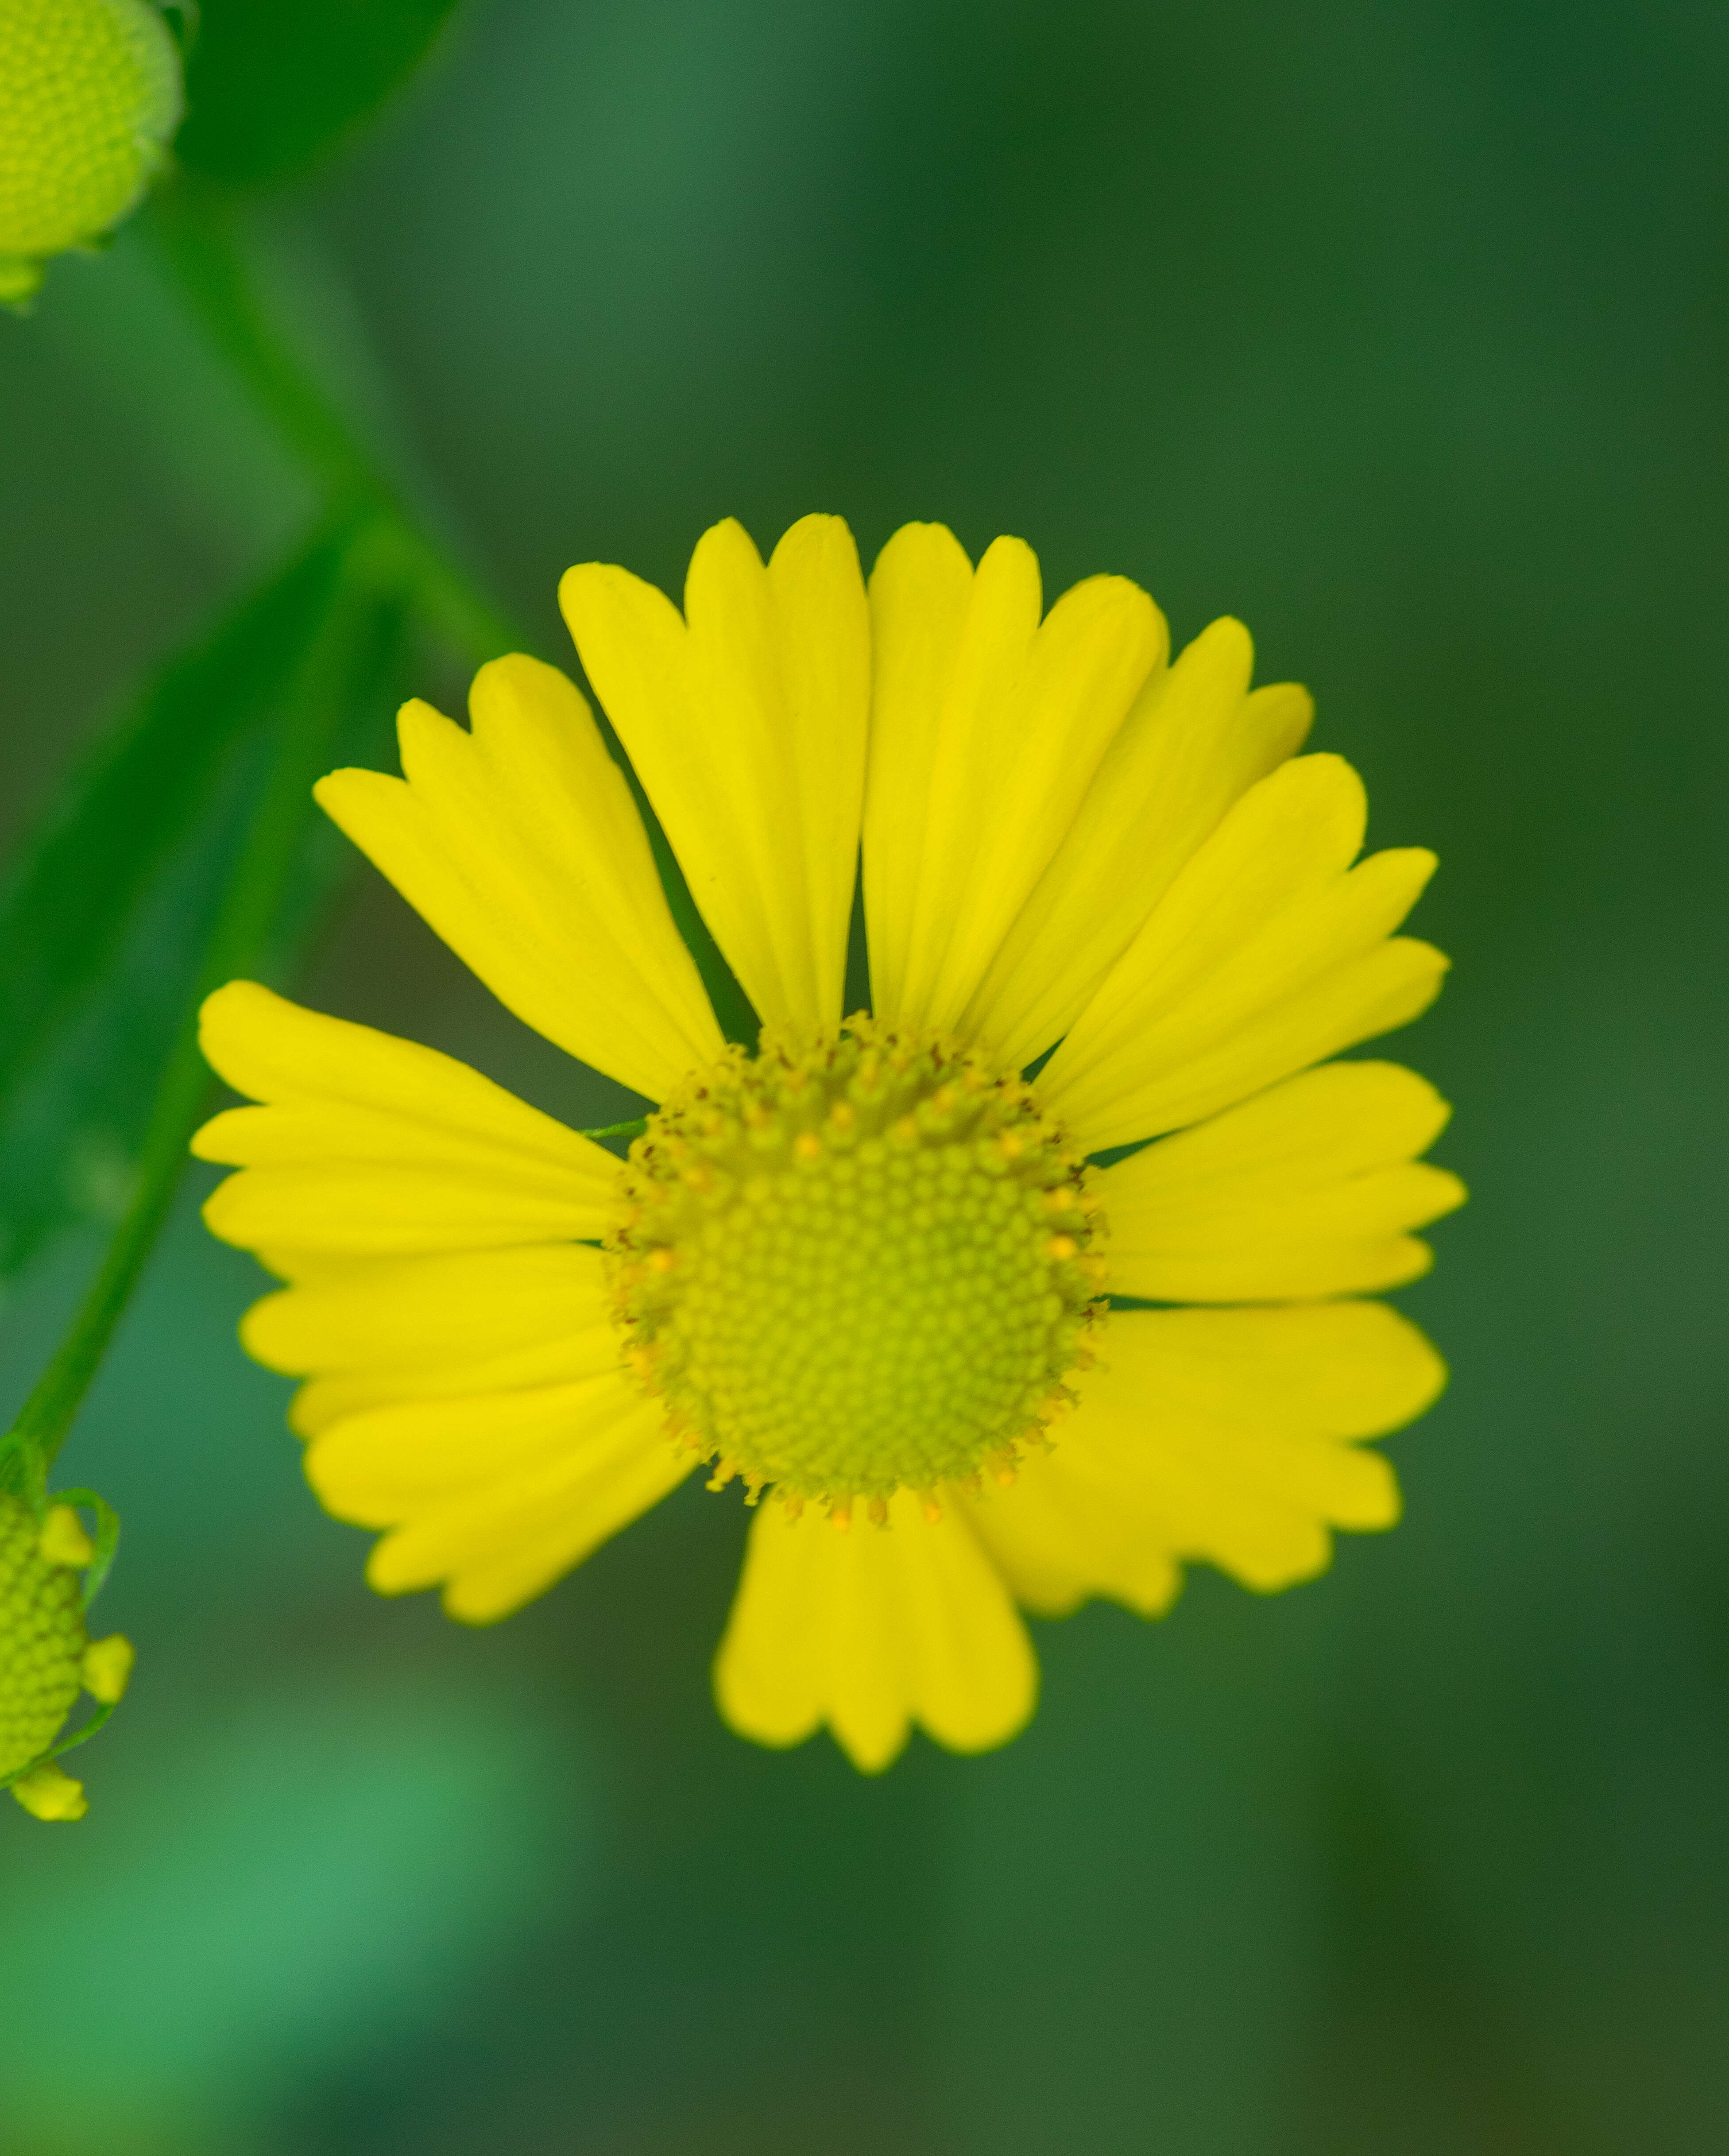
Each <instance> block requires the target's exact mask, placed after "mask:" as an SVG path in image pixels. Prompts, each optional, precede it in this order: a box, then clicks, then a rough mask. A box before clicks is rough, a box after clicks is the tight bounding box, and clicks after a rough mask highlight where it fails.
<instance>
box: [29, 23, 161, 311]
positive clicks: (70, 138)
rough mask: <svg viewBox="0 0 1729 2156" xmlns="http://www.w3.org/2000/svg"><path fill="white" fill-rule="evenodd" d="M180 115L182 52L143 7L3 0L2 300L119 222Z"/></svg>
mask: <svg viewBox="0 0 1729 2156" xmlns="http://www.w3.org/2000/svg"><path fill="white" fill-rule="evenodd" d="M180 113H181V82H180V56H179V54H178V53H177V51H176V49H175V46H174V40H173V39H172V37H170V35H169V34H168V31H167V27H166V26H165V24H164V23H163V21H162V17H161V16H160V15H159V14H157V13H156V9H155V8H152V7H151V6H150V5H149V4H148V0H0V300H24V299H28V296H29V295H30V294H31V293H32V292H33V291H34V290H35V289H36V287H37V285H38V284H39V283H40V282H41V280H42V269H41V264H42V262H43V260H44V258H45V257H47V256H49V255H50V254H60V253H62V252H63V251H64V249H67V248H69V247H78V246H81V245H83V244H85V242H87V241H89V240H92V239H97V238H99V237H100V235H101V234H103V233H105V232H106V231H107V230H108V229H109V228H110V226H112V225H114V224H116V223H119V221H120V219H121V218H123V217H124V216H125V215H126V213H127V211H128V210H130V209H131V208H132V206H133V205H134V203H136V201H137V200H138V198H139V196H140V195H141V193H143V191H144V188H145V187H146V184H147V183H148V182H149V180H150V178H151V174H152V173H153V172H155V171H156V167H157V166H158V165H159V164H160V163H161V162H162V156H163V152H164V151H165V149H166V147H167V144H168V142H169V141H170V140H171V139H172V136H173V133H174V131H175V129H176V127H177V126H178V125H179V122H180Z"/></svg>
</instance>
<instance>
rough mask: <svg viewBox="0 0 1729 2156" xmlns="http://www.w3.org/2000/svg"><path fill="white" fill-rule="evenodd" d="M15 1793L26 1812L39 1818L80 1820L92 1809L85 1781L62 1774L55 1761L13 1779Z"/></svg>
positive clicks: (13, 1791)
mask: <svg viewBox="0 0 1729 2156" xmlns="http://www.w3.org/2000/svg"><path fill="white" fill-rule="evenodd" d="M12 1794H13V1796H15V1797H16V1798H17V1799H18V1802H19V1803H20V1804H22V1805H23V1808H24V1809H25V1810H26V1811H27V1812H30V1813H33V1815H34V1816H35V1817H36V1818H38V1819H39V1820H81V1819H82V1818H83V1817H84V1815H85V1813H86V1812H87V1811H88V1810H89V1809H90V1804H89V1802H88V1800H87V1799H85V1794H84V1784H83V1783H82V1782H74V1780H73V1779H72V1777H71V1776H70V1775H69V1774H62V1773H61V1771H60V1769H59V1768H58V1767H56V1766H54V1764H53V1763H52V1762H50V1763H49V1765H47V1766H46V1767H38V1768H37V1769H36V1771H35V1773H34V1774H26V1775H25V1777H24V1779H23V1781H21V1782H14V1783H13V1785H12Z"/></svg>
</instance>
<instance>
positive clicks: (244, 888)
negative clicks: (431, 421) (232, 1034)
mask: <svg viewBox="0 0 1729 2156" xmlns="http://www.w3.org/2000/svg"><path fill="white" fill-rule="evenodd" d="M387 560H388V535H382V534H381V533H380V532H379V531H378V530H377V527H376V526H375V525H374V524H373V523H372V521H369V520H366V519H362V520H361V521H358V522H357V525H356V526H355V529H354V531H353V532H352V534H351V537H350V539H349V542H348V543H347V546H346V550H345V552H344V556H343V559H342V563H341V572H340V574H339V577H338V583H337V588H336V591H335V593H334V594H333V597H332V600H331V610H330V612H329V613H328V614H327V615H326V619H325V622H324V624H323V627H322V629H321V633H320V634H318V635H317V636H316V638H315V639H313V641H312V643H311V644H310V648H309V649H308V650H307V652H306V654H305V658H304V660H302V663H301V665H300V668H299V670H298V671H297V674H296V676H295V679H294V680H292V681H291V682H290V685H289V686H288V690H287V693H286V696H285V702H284V710H283V716H282V721H281V726H280V737H279V741H278V746H277V750H276V754H275V756H274V759H273V761H272V764H271V768H270V773H269V778H267V780H266V782H265V784H264V791H263V793H262V794H261V795H260V797H259V803H258V807H257V808H256V810H255V811H254V814H253V818H252V820H251V823H250V824H249V828H248V830H247V833H246V836H245V839H244V842H243V845H242V850H241V854H240V859H239V863H238V865H236V868H235V870H234V875H233V880H232V881H231V882H230V884H229V885H228V891H227V893H226V895H225V896H224V898H223V903H222V906H221V908H220V910H219V911H218V915H217V917H216V920H215V921H214V923H213V926H212V928H211V932H210V936H209V938H208V942H207V943H206V945H205V948H204V953H203V958H202V960H201V962H200V965H199V971H198V983H197V988H196V991H195V993H194V995H193V998H192V1005H191V1008H190V1009H188V1010H187V1014H186V1016H185V1019H184V1021H183V1023H182V1027H181V1030H180V1034H179V1037H178V1038H177V1041H176V1043H175V1045H174V1049H173V1052H172V1055H171V1057H170V1059H169V1061H168V1064H167V1068H166V1069H165V1070H164V1071H163V1073H162V1079H161V1081H160V1083H159V1085H158V1087H157V1091H156V1103H155V1106H154V1108H153V1110H152V1111H151V1120H150V1124H149V1127H148V1129H147V1131H146V1136H145V1141H144V1146H143V1150H142V1152H141V1156H140V1159H139V1163H138V1172H137V1183H136V1190H135V1193H134V1195H133V1198H132V1201H131V1204H130V1206H129V1207H128V1208H127V1209H126V1214H125V1216H124V1217H123V1219H121V1224H120V1226H119V1227H118V1229H116V1230H115V1235H114V1238H113V1240H112V1241H111V1242H110V1245H109V1246H108V1250H107V1253H106V1255H105V1257H104V1259H103V1261H102V1265H101V1267H100V1270H99V1271H98V1272H97V1275H96V1277H95V1280H94V1281H92V1282H91V1284H90V1288H89V1290H88V1291H87V1292H86V1294H85V1298H84V1301H83V1302H82V1303H81V1304H80V1307H79V1310H78V1312H77V1315H76V1316H75V1317H74V1319H73V1322H72V1324H71V1327H70V1328H69V1331H68V1332H66V1334H65V1336H64V1338H63V1339H62V1340H61V1342H60V1344H59V1347H58V1348H57V1349H56V1350H55V1352H54V1358H53V1359H52V1360H51V1361H50V1362H49V1365H48V1368H46V1369H45V1370H44V1372H43V1373H42V1376H41V1377H40V1378H39V1379H38V1381H37V1383H36V1386H35V1388H34V1389H33V1391H32V1393H31V1394H30V1396H29V1398H28V1400H26V1402H25V1403H24V1406H23V1411H22V1412H21V1414H19V1416H18V1420H17V1421H16V1422H15V1423H14V1424H13V1428H12V1430H11V1431H10V1432H9V1433H8V1436H7V1438H6V1440H5V1441H4V1444H3V1445H0V1486H6V1485H7V1484H8V1482H9V1483H10V1484H11V1486H13V1487H15V1488H18V1489H19V1490H21V1491H23V1494H24V1495H25V1496H27V1497H28V1499H29V1500H30V1501H33V1502H39V1501H40V1500H41V1498H42V1497H43V1496H44V1492H45V1491H46V1488H47V1476H48V1471H49V1468H50V1467H51V1466H53V1464H54V1457H55V1455H56V1454H57V1453H58V1452H59V1449H60V1446H61V1445H62V1444H63V1443H64V1440H65V1437H66V1433H67V1431H68V1430H69V1429H70V1427H71V1424H72V1420H73V1418H74V1415H75V1414H77V1412H78V1409H79V1408H80V1404H82V1402H83V1399H84V1397H85V1393H86V1392H87V1391H88V1390H89V1389H90V1382H91V1380H92V1379H93V1378H95V1374H96V1372H97V1370H98V1368H100V1364H101V1362H102V1358H103V1357H104V1355H105V1353H107V1350H108V1346H109V1342H110V1340H111V1339H112V1338H113V1336H114V1331H115V1327H116V1326H117V1325H118V1323H119V1322H120V1319H121V1314H122V1312H124V1311H125V1309H126V1305H127V1303H128V1302H129V1301H130V1300H131V1295H132V1291H133V1290H134V1288H135V1287H136V1286H137V1284H138V1280H139V1276H141V1273H142V1271H143V1270H144V1265H145V1262H146V1260H147V1258H148V1257H149V1255H150V1253H151V1249H152V1247H153V1246H154V1245H155V1242H156V1236H157V1235H158V1234H159V1233H160V1231H161V1229H162V1224H163V1222H164V1221H165V1219H167V1214H168V1211H169V1209H170V1207H171V1206H172V1204H173V1202H174V1193H175V1191H176V1189H177V1186H178V1184H179V1181H180V1175H181V1171H182V1168H184V1166H185V1164H186V1158H187V1151H186V1148H187V1141H188V1139H189V1138H190V1137H191V1135H192V1131H193V1129H194V1128H195V1127H196V1126H197V1124H198V1118H199V1116H200V1115H201V1114H202V1112H203V1106H204V1102H205V1100H206V1097H207V1096H208V1093H209V1091H210V1087H211V1082H212V1081H211V1076H210V1071H209V1067H208V1065H207V1064H206V1063H205V1061H204V1059H203V1055H202V1054H201V1052H200V1050H199V1047H198V1005H199V1004H201V1003H202V1002H203V998H204V997H205V995H206V994H208V993H209V991H210V990H211V989H212V988H215V987H218V986H219V985H220V983H222V982H223V981H225V980H228V979H229V978H232V977H233V975H234V974H235V973H241V972H244V971H245V970H247V969H248V968H249V967H250V966H252V965H254V964H255V963H256V962H257V959H258V957H259V952H261V951H262V949H263V948H264V945H265V943H266V942H267V940H268V938H269V933H270V931H271V927H272V926H273V923H274V918H275V915H276V912H277V910H278V907H279V905H280V900H281V897H282V894H283V891H284V889H285V885H286V884H287V882H288V880H289V876H290V872H291V870H292V867H293V861H294V854H295V845H296V842H297V840H298V839H299V836H300V831H301V829H302V828H303V826H304V824H305V821H306V816H307V806H306V804H307V800H308V797H309V789H310V783H311V780H312V779H313V778H315V777H316V775H317V773H318V771H319V770H320V768H321V766H322V764H323V762H324V761H325V752H326V747H327V744H328V742H330V740H331V737H332V736H333V734H334V732H335V731H336V727H337V726H339V725H340V724H341V718H342V716H343V713H344V711H345V708H346V704H345V697H344V694H343V691H344V689H345V687H346V685H347V683H348V682H349V681H350V680H351V679H352V677H353V674H354V670H355V667H356V663H357V656H358V654H359V653H360V650H361V648H362V644H363V642H364V641H365V639H367V637H368V636H369V635H370V634H374V633H376V629H377V616H378V610H379V608H380V605H381V603H388V602H389V601H390V600H391V599H392V598H393V597H394V595H393V594H392V593H388V591H387V590H381V588H380V578H381V570H382V569H383V568H384V567H385V566H386V565H387Z"/></svg>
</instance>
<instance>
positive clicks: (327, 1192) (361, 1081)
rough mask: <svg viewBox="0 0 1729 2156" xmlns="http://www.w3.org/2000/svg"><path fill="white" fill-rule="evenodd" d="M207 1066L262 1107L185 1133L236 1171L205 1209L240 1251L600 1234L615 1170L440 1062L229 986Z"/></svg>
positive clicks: (460, 1245) (219, 999)
mask: <svg viewBox="0 0 1729 2156" xmlns="http://www.w3.org/2000/svg"><path fill="white" fill-rule="evenodd" d="M200 1037H201V1039H202V1042H203V1049H204V1053H205V1055H206V1056H207V1058H208V1060H209V1061H210V1063H211V1065H213V1068H214V1069H216V1070H218V1071H219V1072H220V1073H221V1075H223V1077H225V1078H226V1079H227V1080H228V1082H229V1084H230V1085H232V1086H234V1087H235V1088H236V1089H237V1090H238V1091H243V1092H249V1093H253V1094H255V1095H256V1096H259V1098H260V1099H261V1100H263V1101H264V1102H266V1103H267V1104H268V1105H266V1106H261V1107H255V1108H232V1109H229V1110H228V1111H227V1112H226V1113H224V1114H223V1115H220V1116H215V1117H214V1118H213V1120H212V1121H211V1122H208V1123H207V1124H205V1126H204V1127H203V1129H202V1130H201V1131H200V1132H198V1135H197V1136H196V1137H194V1138H193V1140H192V1151H193V1152H195V1153H196V1154H198V1157H199V1158H201V1159H203V1160H221V1161H228V1162H233V1163H237V1164H239V1165H241V1166H242V1168H243V1169H244V1172H243V1173H241V1174H239V1175H231V1176H230V1177H229V1178H228V1180H227V1181H226V1182H225V1183H222V1184H221V1185H220V1186H219V1187H218V1189H217V1190H216V1191H215V1192H214V1193H213V1195H212V1196H211V1198H210V1199H208V1202H207V1203H206V1204H205V1207H204V1219H205V1221H206V1223H207V1224H208V1226H209V1228H210V1229H211V1232H212V1233H213V1235H219V1236H220V1237H221V1238H222V1239H223V1241H224V1242H228V1243H236V1244H239V1245H240V1247H241V1248H242V1249H244V1250H261V1249H265V1248H277V1249H288V1250H297V1251H300V1252H301V1253H304V1254H308V1255H310V1253H313V1252H315V1251H316V1252H321V1253H324V1254H326V1255H333V1256H340V1255H350V1256H354V1255H386V1254H395V1253H401V1254H403V1255H407V1254H410V1253H413V1252H419V1251H434V1250H482V1249H485V1248H488V1247H500V1246H504V1245H511V1244H519V1243H528V1242H535V1241H541V1240H562V1239H566V1238H572V1239H573V1238H577V1237H581V1238H584V1239H593V1238H598V1236H599V1235H602V1234H603V1232H604V1229H605V1224H606V1220H607V1218H608V1210H609V1208H610V1206H611V1204H612V1201H613V1193H614V1189H615V1186H616V1183H617V1180H618V1162H617V1161H616V1160H615V1159H614V1158H613V1156H612V1155H611V1154H610V1153H608V1152H603V1150H602V1149H601V1147H598V1146H597V1145H595V1144H594V1143H593V1141H592V1140H590V1139H588V1138H585V1137H582V1135H581V1134H580V1133H579V1132H576V1131H572V1130H567V1128H566V1127H565V1126H564V1125H563V1124H562V1123H559V1122H555V1121H554V1120H553V1119H552V1116H543V1115H542V1114H541V1112H540V1111H539V1110H538V1109H536V1108H531V1107H528V1106H526V1105H525V1103H523V1102H522V1101H518V1100H516V1098H515V1097H514V1096H512V1095H511V1094H509V1093H507V1092H505V1090H504V1089H503V1087H502V1086H495V1085H494V1084H493V1083H492V1081H490V1079H487V1078H483V1077H481V1076H480V1074H479V1072H478V1071H475V1070H469V1069H468V1068H467V1066H466V1065H464V1064H460V1063H458V1062H455V1061H454V1060H452V1059H451V1058H450V1057H449V1056H447V1055H437V1054H435V1053H434V1051H433V1050H431V1049H429V1048H421V1047H419V1046H418V1045H416V1044H415V1043H413V1042H412V1041H407V1040H395V1039H392V1038H391V1037H390V1035H389V1034H382V1033H375V1032H374V1031H373V1030H372V1028H371V1027H369V1026H363V1025H351V1024H346V1022H345V1021H343V1020H341V1019H333V1018H326V1017H323V1016H321V1014H319V1013H318V1012H316V1011H309V1010H302V1009H300V1008H299V1007H298V1006H297V1005H295V1004H291V1003H288V1002H285V1000H284V999H283V998H281V997H280V996H277V995H273V994H272V993H270V991H269V989H268V988H259V987H258V986H257V985H256V984H255V983H252V982H250V981H233V982H230V983H229V984H228V987H226V988H218V990H217V992H216V993H215V994H214V995H213V996H211V997H209V998H208V999H207V1000H206V1002H205V1004H204V1008H203V1014H202V1019H201V1025H200Z"/></svg>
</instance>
